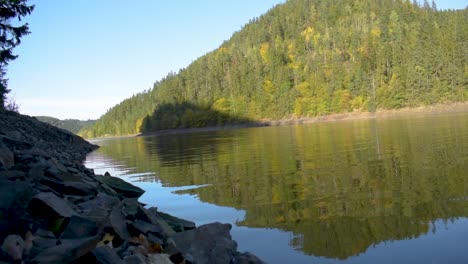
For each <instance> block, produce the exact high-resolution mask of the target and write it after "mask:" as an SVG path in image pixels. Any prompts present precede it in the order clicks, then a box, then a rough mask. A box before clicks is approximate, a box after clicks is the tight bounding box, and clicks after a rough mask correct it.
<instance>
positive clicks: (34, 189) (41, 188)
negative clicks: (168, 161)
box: [0, 111, 264, 264]
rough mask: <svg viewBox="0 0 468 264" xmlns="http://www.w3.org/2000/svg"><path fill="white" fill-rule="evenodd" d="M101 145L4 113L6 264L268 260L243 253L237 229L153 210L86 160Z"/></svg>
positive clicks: (1, 166)
mask: <svg viewBox="0 0 468 264" xmlns="http://www.w3.org/2000/svg"><path fill="white" fill-rule="evenodd" d="M97 148H98V146H96V145H92V144H90V143H89V142H86V141H85V140H84V139H82V138H80V137H78V136H76V135H74V134H72V133H71V132H68V131H66V130H63V129H59V128H56V127H54V126H52V125H49V124H46V123H43V122H40V121H38V120H37V119H35V118H32V117H29V116H23V115H20V114H17V113H14V112H6V111H0V242H1V249H0V263H20V262H21V263H116V264H124V263H141V264H144V263H148V264H153V263H167V264H169V263H175V264H182V263H226V264H228V263H229V264H241V263H253V264H263V263H264V262H263V261H262V260H260V259H259V258H258V257H256V256H255V255H253V254H251V253H249V252H239V251H238V250H237V243H236V242H235V241H234V240H232V237H231V234H230V230H231V225H230V224H222V223H219V222H214V223H209V224H205V225H200V226H196V225H195V223H193V222H191V221H189V220H185V219H181V218H177V217H174V216H172V215H169V214H166V213H164V212H160V211H159V210H158V208H157V207H149V208H148V207H146V205H145V204H143V203H141V202H140V201H139V197H140V196H141V195H142V194H143V193H144V190H142V189H141V188H139V187H137V186H135V185H133V184H131V183H128V182H126V181H124V180H122V179H121V178H118V177H113V176H111V175H110V174H109V173H107V172H106V173H105V174H104V175H99V174H95V173H94V170H93V169H89V168H87V167H85V166H84V165H83V160H84V158H85V156H86V155H87V154H88V153H90V152H91V151H93V150H95V149H97ZM213 245H216V248H217V250H216V252H212V246H213Z"/></svg>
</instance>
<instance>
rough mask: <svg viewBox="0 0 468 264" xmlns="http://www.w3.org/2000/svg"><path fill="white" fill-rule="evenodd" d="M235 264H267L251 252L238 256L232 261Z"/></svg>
mask: <svg viewBox="0 0 468 264" xmlns="http://www.w3.org/2000/svg"><path fill="white" fill-rule="evenodd" d="M232 263H233V264H266V262H264V261H263V260H261V259H259V258H258V257H257V256H255V255H254V254H252V253H250V252H245V253H243V254H240V255H237V256H235V257H234V259H233V260H232Z"/></svg>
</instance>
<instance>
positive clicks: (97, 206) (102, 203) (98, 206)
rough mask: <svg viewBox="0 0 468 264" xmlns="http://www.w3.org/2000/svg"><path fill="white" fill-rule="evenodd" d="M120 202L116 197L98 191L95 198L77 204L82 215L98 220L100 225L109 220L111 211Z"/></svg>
mask: <svg viewBox="0 0 468 264" xmlns="http://www.w3.org/2000/svg"><path fill="white" fill-rule="evenodd" d="M119 202H120V200H119V199H118V198H116V197H113V196H110V195H107V194H104V193H98V195H97V196H96V197H94V199H92V200H88V201H85V202H82V203H79V204H77V206H78V208H79V209H78V210H79V212H80V214H81V215H83V216H85V217H86V218H88V219H92V220H94V221H96V223H97V224H98V226H100V225H102V224H105V223H106V222H107V220H108V218H109V214H110V212H111V211H112V209H113V208H114V207H115V206H116V205H118V204H119Z"/></svg>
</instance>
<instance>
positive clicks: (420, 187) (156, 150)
mask: <svg viewBox="0 0 468 264" xmlns="http://www.w3.org/2000/svg"><path fill="white" fill-rule="evenodd" d="M467 117H468V116H467V114H464V113H461V114H448V115H445V114H444V115H437V116H433V117H396V118H391V119H390V120H380V121H379V120H377V121H376V120H355V121H341V122H336V123H327V124H309V125H301V126H284V127H271V128H268V127H267V128H248V129H236V130H229V131H209V132H201V133H195V134H193V135H159V136H156V137H143V138H140V139H125V140H120V139H117V140H115V141H109V142H103V143H104V146H103V147H102V148H101V150H102V152H98V153H95V154H96V155H97V156H94V158H92V156H90V158H91V159H94V161H92V162H95V164H96V166H101V167H102V169H103V170H109V169H113V170H117V171H118V170H120V171H121V172H120V174H122V175H126V177H127V180H129V181H132V183H134V184H136V185H137V186H140V187H142V188H143V189H145V190H146V191H147V192H146V194H145V195H144V196H143V197H142V198H141V200H142V202H145V203H149V204H152V205H155V206H158V207H160V209H161V210H162V211H165V212H168V213H171V214H174V215H176V216H180V217H182V218H188V219H191V220H193V221H195V222H196V223H197V224H200V223H204V222H212V221H214V220H216V221H221V222H230V223H233V226H234V227H233V230H232V234H233V238H234V239H235V240H237V241H238V242H239V249H240V250H242V251H243V250H248V251H251V252H253V253H256V254H257V255H259V256H260V257H261V258H263V259H265V260H266V261H268V262H271V263H284V262H283V260H288V262H289V261H301V262H305V263H308V262H310V261H312V262H313V263H337V262H339V263H376V262H378V263H394V262H396V261H395V260H398V263H428V262H429V263H465V262H466V260H468V256H467V254H466V253H464V252H465V250H463V247H464V246H463V245H464V244H466V242H467V240H466V237H468V236H467V235H468V233H467V231H466V230H468V226H467V220H466V219H467V218H466V217H467V215H468V214H467V210H468V209H467V208H468V207H467V198H466V197H468V195H467V193H468V191H467V190H468V187H467V174H466V171H468V169H467V164H468V162H467V161H468V146H467V144H468V134H467V131H468V128H467V120H468V118H467ZM268 140H270V141H268ZM291 145H292V146H294V147H286V146H291ZM301 146H308V147H301ZM310 148H313V149H314V151H309V150H308V149H310ZM317 153H319V154H317ZM264 158H265V159H264ZM87 166H91V165H87ZM91 167H93V166H91ZM145 173H147V174H145ZM111 174H113V175H114V174H116V173H115V172H114V173H112V172H111ZM117 174H118V173H117ZM117 174H116V175H117ZM265 175H270V176H271V177H270V176H268V177H265ZM236 176H237V177H236ZM259 176H261V177H259ZM129 177H132V178H129ZM233 177H234V178H236V179H238V180H237V181H238V182H239V184H240V185H239V186H238V187H237V188H234V189H233V188H232V187H233V186H235V185H233V183H234V182H232V181H230V180H229V179H232V178H233ZM395 177H397V178H398V177H399V179H400V180H395ZM275 179H277V180H279V182H276V181H277V180H275ZM297 179H302V181H298V180H297ZM337 184H338V185H337ZM193 185H195V186H200V185H201V186H203V187H200V188H191V187H190V186H193ZM187 186H189V187H187ZM249 186H254V187H253V188H250V187H249ZM333 186H338V189H334V187H333ZM180 188H182V189H185V190H182V191H181V190H180ZM187 189H188V190H187ZM236 190H237V191H239V190H240V191H241V193H240V194H239V193H237V194H236V193H235V191H236ZM265 190H270V192H268V191H265ZM272 190H273V191H274V190H277V193H276V194H277V195H276V196H275V195H274V193H273V192H271V191H272ZM379 190H380V191H379ZM376 191H378V192H376ZM173 192H177V193H173ZM332 193H333V195H332V196H330V195H329V194H332ZM369 193H374V196H375V198H374V199H370V198H369V197H367V196H366V195H368V194H369ZM363 195H364V196H363ZM275 197H276V198H275ZM273 198H275V199H277V200H276V201H275V200H272V199H273ZM278 199H279V200H278ZM373 200H374V202H372V201H373ZM372 203H374V204H372ZM165 206H167V207H165ZM340 208H341V209H340ZM343 208H345V209H343ZM346 208H347V209H346ZM283 216H286V217H284V219H282V218H281V217H283ZM363 227H365V228H364V229H363ZM377 227H378V228H377ZM376 228H377V229H376ZM353 230H354V231H353ZM363 230H370V231H365V232H364V231H363ZM327 245H328V246H327ZM428 249H429V250H428Z"/></svg>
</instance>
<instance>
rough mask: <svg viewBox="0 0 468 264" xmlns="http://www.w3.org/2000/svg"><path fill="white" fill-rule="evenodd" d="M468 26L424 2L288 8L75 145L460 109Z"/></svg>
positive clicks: (313, 0) (460, 15)
mask: <svg viewBox="0 0 468 264" xmlns="http://www.w3.org/2000/svg"><path fill="white" fill-rule="evenodd" d="M467 18H468V12H467V9H464V10H438V9H437V7H436V5H435V3H434V2H433V3H432V4H429V3H428V2H427V1H424V2H423V3H422V4H419V3H418V2H417V1H414V2H410V1H405V0H356V1H346V0H336V1H326V0H289V1H287V2H286V3H284V4H281V5H277V6H276V7H274V8H272V9H271V10H269V11H268V12H267V13H266V14H264V15H262V16H260V17H258V18H255V19H252V20H251V21H250V22H249V23H247V24H246V25H245V26H244V27H243V28H242V29H241V30H240V31H238V32H235V33H234V34H233V36H232V37H231V39H230V40H228V41H225V42H224V43H222V44H221V45H220V47H219V48H218V49H216V50H214V51H212V52H209V53H207V54H205V55H203V56H201V57H200V58H198V59H197V60H195V61H194V62H193V63H192V64H190V65H189V66H188V67H187V68H184V69H181V70H180V71H179V72H177V73H173V72H171V73H169V74H168V75H167V76H166V77H165V78H163V79H162V80H159V81H157V82H155V83H154V86H153V88H152V89H150V90H148V91H143V92H141V93H139V94H136V95H134V96H133V97H131V98H128V99H126V100H124V101H123V102H121V103H120V104H118V105H116V106H114V107H112V108H111V109H109V110H108V111H107V113H105V114H104V115H103V116H102V117H101V118H100V119H99V120H98V121H97V122H96V123H95V125H94V126H92V127H88V128H87V129H84V130H82V131H81V135H83V136H85V137H98V136H104V135H125V134H134V133H140V132H149V131H154V130H158V129H170V128H184V127H198V126H206V125H226V124H230V123H232V122H238V121H239V120H249V121H251V120H260V119H281V118H294V117H313V116H319V115H326V114H331V113H341V112H350V111H375V110H376V109H398V108H402V107H416V106H422V105H430V104H435V103H448V102H456V101H466V100H467V99H468V89H466V86H467V76H468V67H467V66H466V61H467V58H468V48H467V44H468V42H467V33H468V24H467V23H466V21H467Z"/></svg>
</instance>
